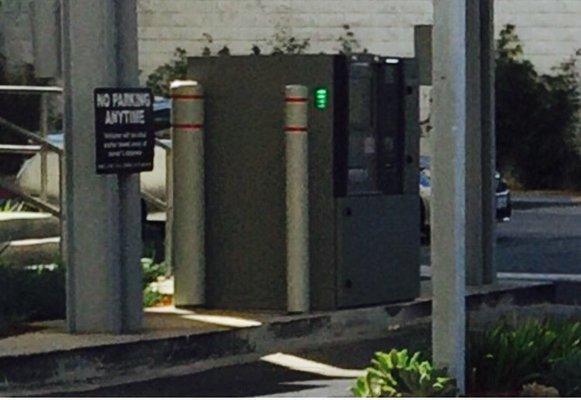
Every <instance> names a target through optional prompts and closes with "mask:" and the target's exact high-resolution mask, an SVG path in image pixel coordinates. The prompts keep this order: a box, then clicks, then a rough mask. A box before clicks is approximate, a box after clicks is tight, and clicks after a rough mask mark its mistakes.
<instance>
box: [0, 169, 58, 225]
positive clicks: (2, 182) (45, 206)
mask: <svg viewBox="0 0 581 400" xmlns="http://www.w3.org/2000/svg"><path fill="white" fill-rule="evenodd" d="M0 187H2V188H4V189H6V190H8V191H9V192H10V193H12V194H13V195H15V196H16V197H20V198H21V199H22V200H24V201H26V202H28V203H30V204H32V205H33V206H35V207H38V208H39V209H41V210H44V211H46V212H49V213H51V214H52V215H54V216H55V217H59V218H60V215H61V213H60V209H59V207H57V206H54V205H52V204H50V203H48V202H45V201H42V200H40V199H38V198H36V197H34V196H31V195H29V194H26V193H24V192H23V191H22V190H21V189H20V188H19V187H18V186H17V185H15V184H14V183H12V182H9V181H8V180H7V179H4V178H0Z"/></svg>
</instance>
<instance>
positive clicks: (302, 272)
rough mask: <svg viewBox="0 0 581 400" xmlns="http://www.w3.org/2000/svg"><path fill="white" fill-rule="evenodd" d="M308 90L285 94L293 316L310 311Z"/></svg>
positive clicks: (289, 287)
mask: <svg viewBox="0 0 581 400" xmlns="http://www.w3.org/2000/svg"><path fill="white" fill-rule="evenodd" d="M307 101H308V90H307V88H306V87H305V86H300V85H288V86H286V90H285V126H284V131H285V141H286V208H287V222H286V223H287V305H288V312H290V313H303V312H307V311H309V185H308V179H309V177H308V169H309V166H308V136H307V106H308V103H307Z"/></svg>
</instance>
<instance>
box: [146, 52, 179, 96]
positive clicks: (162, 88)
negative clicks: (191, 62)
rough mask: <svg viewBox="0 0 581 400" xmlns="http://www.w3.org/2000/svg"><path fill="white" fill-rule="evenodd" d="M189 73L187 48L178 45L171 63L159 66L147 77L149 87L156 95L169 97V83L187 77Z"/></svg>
mask: <svg viewBox="0 0 581 400" xmlns="http://www.w3.org/2000/svg"><path fill="white" fill-rule="evenodd" d="M187 73H188V57H187V52H186V50H184V49H182V48H181V47H178V48H176V49H175V51H174V58H173V59H172V60H170V62H169V63H166V64H163V65H161V66H159V67H157V68H156V69H155V70H154V71H153V72H152V73H151V74H149V76H148V77H147V83H146V84H147V87H148V88H150V89H151V91H152V92H153V94H154V95H155V96H163V97H169V85H170V84H171V82H172V81H174V80H177V79H185V78H186V76H187Z"/></svg>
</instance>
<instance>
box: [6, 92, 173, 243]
mask: <svg viewBox="0 0 581 400" xmlns="http://www.w3.org/2000/svg"><path fill="white" fill-rule="evenodd" d="M62 92H63V89H62V88H60V87H56V86H8V85H0V94H16V95H37V96H41V102H40V104H41V107H40V108H41V109H40V134H37V133H34V132H31V131H29V130H27V129H24V128H22V127H20V126H18V125H16V124H14V123H12V122H10V121H8V120H6V119H4V118H2V117H0V128H4V129H6V130H9V131H11V132H13V133H16V134H17V135H20V136H22V137H23V138H25V139H27V140H29V141H31V142H33V143H34V144H28V145H14V144H0V154H20V155H35V154H37V153H40V156H41V160H40V190H39V196H38V198H37V197H36V196H33V195H31V194H29V193H26V192H25V191H24V190H23V189H22V188H21V187H19V186H18V185H17V184H16V183H14V182H11V181H10V180H8V179H6V178H2V177H0V187H3V188H4V189H6V190H8V191H9V192H11V193H13V194H14V195H16V196H17V197H20V198H21V199H23V200H24V201H26V202H28V203H30V204H32V205H33V206H35V207H37V208H39V209H41V210H43V211H46V212H49V213H51V214H53V215H55V216H57V217H60V209H61V207H60V205H54V204H50V203H49V201H48V194H47V187H48V165H47V164H48V162H47V153H48V152H54V153H56V154H57V155H58V157H59V173H58V177H59V182H62V171H63V167H62V164H63V157H64V150H63V149H62V148H60V147H59V146H57V145H55V144H53V143H51V142H50V141H49V140H47V136H48V130H49V124H48V120H49V111H48V110H49V107H48V95H51V94H62ZM155 145H156V146H157V147H160V148H162V149H163V150H164V151H165V152H166V201H163V200H162V199H160V198H158V197H156V196H155V195H153V194H151V193H149V192H147V191H145V190H142V191H141V195H142V197H143V199H144V200H145V202H146V203H149V204H151V205H153V206H154V207H155V208H157V209H160V210H161V211H162V212H165V213H166V249H167V250H169V249H171V229H169V228H168V226H169V225H170V221H169V220H170V218H171V217H170V214H171V195H172V175H171V170H172V163H171V154H172V151H171V150H172V145H171V142H167V141H162V140H159V139H156V141H155ZM60 192H62V188H59V196H58V197H59V199H61V198H62V196H61V194H62V193H60ZM168 234H169V236H168ZM168 242H169V247H167V243H168ZM167 250H166V253H167V254H171V252H168V251H167Z"/></svg>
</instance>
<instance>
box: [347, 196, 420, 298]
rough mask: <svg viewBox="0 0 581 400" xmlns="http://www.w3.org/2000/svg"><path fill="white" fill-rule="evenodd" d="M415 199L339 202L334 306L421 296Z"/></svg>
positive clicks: (368, 197)
mask: <svg viewBox="0 0 581 400" xmlns="http://www.w3.org/2000/svg"><path fill="white" fill-rule="evenodd" d="M419 223H420V221H419V199H418V197H417V196H415V195H400V196H365V197H363V196H362V197H345V198H342V199H337V240H338V246H337V252H338V257H337V269H338V275H337V290H338V297H337V306H338V307H352V306H360V305H369V304H377V303H387V302H392V301H401V300H405V299H413V298H415V297H417V296H418V294H419V284H420V279H419V257H420V253H419V248H420V247H419V244H420V243H419V241H420V236H419V229H418V227H419Z"/></svg>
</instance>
